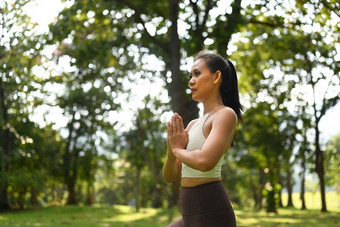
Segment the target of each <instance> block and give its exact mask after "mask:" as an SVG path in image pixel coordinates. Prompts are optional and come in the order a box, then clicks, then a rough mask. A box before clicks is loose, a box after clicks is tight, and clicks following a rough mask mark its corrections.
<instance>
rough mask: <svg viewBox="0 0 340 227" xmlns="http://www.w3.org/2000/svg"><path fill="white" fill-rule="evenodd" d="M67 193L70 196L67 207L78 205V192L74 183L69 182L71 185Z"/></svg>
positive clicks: (68, 186)
mask: <svg viewBox="0 0 340 227" xmlns="http://www.w3.org/2000/svg"><path fill="white" fill-rule="evenodd" d="M67 191H68V196H67V201H66V205H76V204H77V203H78V201H77V198H76V190H75V183H74V182H69V184H68V185H67Z"/></svg>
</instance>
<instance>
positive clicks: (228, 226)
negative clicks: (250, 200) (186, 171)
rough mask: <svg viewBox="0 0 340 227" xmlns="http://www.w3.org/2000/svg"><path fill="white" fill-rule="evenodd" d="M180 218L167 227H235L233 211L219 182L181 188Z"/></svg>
mask: <svg viewBox="0 0 340 227" xmlns="http://www.w3.org/2000/svg"><path fill="white" fill-rule="evenodd" d="M180 205H181V208H182V218H181V219H179V220H177V221H175V222H173V223H171V224H170V225H168V227H236V219H235V214H234V210H233V208H232V206H231V204H230V202H229V199H228V196H227V193H226V191H225V190H224V186H223V184H222V182H221V181H216V182H212V183H208V184H203V185H199V186H196V187H182V189H181V192H180Z"/></svg>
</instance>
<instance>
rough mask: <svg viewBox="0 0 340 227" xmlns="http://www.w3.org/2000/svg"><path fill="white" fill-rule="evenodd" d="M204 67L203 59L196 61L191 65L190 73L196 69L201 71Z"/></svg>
mask: <svg viewBox="0 0 340 227" xmlns="http://www.w3.org/2000/svg"><path fill="white" fill-rule="evenodd" d="M205 67H206V64H205V61H204V59H202V58H200V59H197V60H196V61H195V62H194V64H193V65H192V67H191V71H193V70H197V69H203V68H205Z"/></svg>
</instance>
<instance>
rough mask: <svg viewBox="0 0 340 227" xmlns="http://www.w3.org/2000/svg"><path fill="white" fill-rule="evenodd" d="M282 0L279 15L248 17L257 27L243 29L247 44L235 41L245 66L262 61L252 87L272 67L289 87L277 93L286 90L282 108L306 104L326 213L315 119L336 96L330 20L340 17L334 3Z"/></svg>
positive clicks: (333, 28)
mask: <svg viewBox="0 0 340 227" xmlns="http://www.w3.org/2000/svg"><path fill="white" fill-rule="evenodd" d="M282 4H283V3H278V4H277V7H276V10H279V9H280V10H282V12H285V13H284V14H282V16H276V15H275V14H274V15H273V16H270V17H267V18H266V17H264V16H265V15H266V14H270V13H271V14H273V12H270V13H269V12H266V11H265V10H262V11H263V13H261V14H259V15H254V16H253V18H252V19H251V20H252V21H254V22H256V23H257V24H258V25H259V26H257V27H256V29H255V28H251V29H249V30H247V32H246V33H245V37H246V42H247V43H250V45H245V43H244V42H240V45H238V47H239V51H240V52H243V53H242V54H241V55H242V56H243V58H241V61H242V62H246V63H245V65H244V67H247V68H248V67H249V68H250V67H253V68H254V65H259V64H261V65H260V66H258V67H255V68H254V69H252V71H250V72H255V73H254V74H249V73H248V75H253V78H251V79H249V81H250V83H251V84H253V85H254V86H261V84H262V83H263V82H265V80H263V78H262V75H261V73H259V71H255V70H258V69H260V71H263V72H264V74H267V73H270V71H271V70H276V73H275V75H276V78H277V79H275V81H277V80H285V83H286V84H287V85H288V86H287V87H286V86H282V87H279V89H282V90H281V92H282V91H285V92H287V91H289V93H288V92H287V93H286V94H287V98H286V99H285V102H283V106H286V107H287V108H288V106H289V105H293V106H294V108H290V112H291V114H292V115H293V116H294V115H295V116H297V113H299V108H305V107H302V105H300V104H301V101H300V100H304V103H308V108H305V110H306V112H305V113H304V114H308V115H310V116H312V117H313V118H312V121H313V123H312V125H313V126H312V127H311V129H313V130H314V136H315V138H314V146H315V149H314V157H315V171H316V173H317V174H318V177H319V181H320V188H321V200H322V209H321V210H322V211H327V208H326V200H325V184H324V164H323V163H324V157H323V156H324V154H323V151H322V149H321V144H320V129H319V122H320V120H321V119H322V117H323V116H324V115H325V113H326V111H327V110H328V109H330V108H332V107H333V106H334V105H335V104H336V103H337V102H338V100H339V96H338V95H337V94H338V92H339V86H338V84H337V81H338V80H339V66H338V65H337V64H335V62H336V53H337V51H336V47H335V45H334V43H335V42H337V41H338V38H339V37H338V36H337V35H336V31H337V28H336V26H334V23H331V21H332V20H333V19H335V20H338V15H337V14H336V13H335V14H334V8H336V5H337V3H335V2H331V3H326V2H325V1H323V2H319V1H316V2H309V1H298V2H296V5H292V6H290V7H287V6H283V5H282ZM306 9H308V10H306ZM297 15H298V16H297ZM268 19H271V20H268ZM250 31H252V32H250ZM323 34H327V38H324V35H323ZM273 50H275V51H273ZM287 50H288V51H287ZM249 55H250V56H255V57H256V58H257V59H261V62H260V61H257V62H255V61H256V58H254V59H252V60H249V58H248V57H249ZM265 59H266V60H265ZM263 61H264V62H266V63H263ZM280 72H282V73H280ZM324 72H327V73H324ZM245 75H246V74H245ZM243 78H244V77H243ZM241 79H242V78H241ZM269 85H270V84H269ZM255 95H256V93H255ZM310 97H311V98H310ZM294 112H295V113H294Z"/></svg>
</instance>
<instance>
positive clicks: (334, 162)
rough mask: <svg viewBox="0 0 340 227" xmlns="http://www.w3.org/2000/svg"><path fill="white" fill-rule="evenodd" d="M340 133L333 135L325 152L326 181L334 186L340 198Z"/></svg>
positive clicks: (339, 198)
mask: <svg viewBox="0 0 340 227" xmlns="http://www.w3.org/2000/svg"><path fill="white" fill-rule="evenodd" d="M339 155H340V135H339V134H337V135H334V136H333V137H332V139H331V141H330V142H329V143H328V145H327V148H326V152H325V157H326V158H325V163H326V165H325V170H326V174H325V176H326V179H327V180H326V183H327V185H329V186H331V187H333V188H334V190H335V191H336V192H337V195H338V201H339V200H340V184H339V182H340V179H339V178H340V168H339V166H340V160H339Z"/></svg>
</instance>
